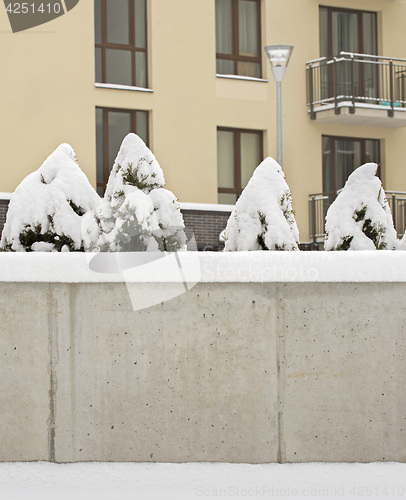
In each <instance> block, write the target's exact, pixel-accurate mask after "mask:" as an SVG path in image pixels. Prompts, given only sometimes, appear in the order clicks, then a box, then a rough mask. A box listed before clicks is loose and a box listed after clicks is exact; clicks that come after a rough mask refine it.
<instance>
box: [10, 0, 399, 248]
mask: <svg viewBox="0 0 406 500" xmlns="http://www.w3.org/2000/svg"><path fill="white" fill-rule="evenodd" d="M119 4H120V5H121V6H120V5H119ZM123 5H124V7H123ZM62 6H63V7H64V8H66V5H65V4H64V2H62ZM120 9H124V11H122V10H120ZM143 9H144V4H143V2H139V1H138V0H96V1H93V0H80V1H79V3H78V4H77V5H76V6H75V7H74V8H72V9H71V10H70V11H69V12H66V14H65V15H62V16H60V17H58V18H57V19H54V20H52V21H50V22H48V23H46V24H43V25H40V26H37V27H34V28H32V29H28V30H24V31H21V32H16V33H13V32H12V30H11V27H10V23H9V19H8V16H7V12H6V8H3V6H0V61H1V68H2V76H1V79H0V88H1V93H0V96H1V97H0V99H1V105H0V110H1V112H0V137H1V147H0V161H1V163H0V164H1V177H0V192H4V193H7V192H12V191H14V189H15V188H16V187H17V185H18V184H19V183H20V182H21V180H22V179H23V178H24V177H25V176H26V175H28V174H29V173H30V172H32V171H34V170H36V169H37V168H38V167H39V166H40V165H41V163H42V162H43V161H44V159H45V158H46V157H47V156H48V155H49V154H50V153H51V152H52V151H53V150H54V149H55V148H56V147H57V146H58V145H59V144H60V143H62V142H68V143H69V144H71V145H72V147H73V148H74V150H75V152H76V156H77V159H78V162H79V165H80V167H81V168H82V170H83V171H84V172H85V174H86V175H87V177H88V178H89V180H90V182H91V183H92V184H93V186H94V187H95V188H97V184H99V186H98V187H99V192H100V191H101V190H102V184H103V182H104V179H103V175H106V172H107V173H108V168H110V167H111V166H112V165H109V163H110V162H111V158H112V157H114V156H115V154H116V152H117V151H114V148H115V144H116V143H117V141H118V140H119V138H118V137H116V136H118V135H119V133H120V131H122V130H125V129H126V127H130V129H132V130H133V129H134V128H135V129H136V130H134V131H137V132H140V135H141V136H142V135H144V137H143V138H145V140H147V142H148V144H149V147H150V148H151V149H152V151H153V152H154V154H155V156H156V157H157V159H158V161H159V162H160V165H161V167H162V169H163V171H164V174H165V179H166V182H167V187H168V189H170V190H172V191H173V192H174V193H175V194H176V196H177V197H178V198H179V200H180V201H181V202H189V203H190V202H192V203H207V204H217V203H219V201H220V202H227V201H228V202H229V203H232V200H233V198H232V196H231V197H230V196H224V195H227V194H228V195H230V194H231V195H233V193H231V192H230V191H235V192H237V191H238V190H240V189H242V188H243V187H244V183H245V178H246V177H247V175H248V173H249V171H250V169H253V168H254V166H252V165H251V163H252V162H253V161H254V159H255V158H256V156H255V153H252V154H251V153H250V154H248V153H247V151H248V150H249V147H253V148H254V149H255V147H256V146H252V145H253V144H254V143H255V141H257V144H259V146H258V147H260V152H259V153H258V155H259V156H260V157H266V156H273V157H275V158H276V155H277V151H276V149H277V145H276V132H277V130H276V84H275V81H274V79H273V76H272V73H271V70H270V67H269V63H268V60H267V57H266V54H265V52H264V51H263V50H262V47H263V46H265V45H270V44H280V43H287V44H291V45H293V46H294V50H293V53H292V56H291V59H290V62H289V65H288V68H287V71H286V75H285V78H284V81H283V85H282V102H283V108H282V109H283V116H282V119H283V169H284V171H285V174H286V178H287V182H288V184H289V186H290V188H291V192H292V198H293V206H294V209H295V212H296V219H297V222H298V225H299V229H300V239H301V241H303V242H306V241H309V240H310V239H311V237H313V234H311V232H312V231H311V228H310V226H309V218H310V217H311V213H310V211H309V206H310V205H309V196H310V195H311V194H314V193H318V194H319V193H323V192H325V191H326V190H327V189H330V188H329V186H332V187H333V188H336V189H339V188H340V187H342V186H339V185H338V184H339V183H340V182H341V183H342V179H341V178H342V177H343V176H345V175H347V174H348V172H350V171H351V169H352V168H353V167H352V166H351V165H352V163H351V162H353V163H354V162H355V163H354V165H355V166H357V165H356V162H357V161H361V160H364V159H365V158H366V159H371V160H374V161H375V160H376V158H375V157H371V155H372V156H373V155H374V154H376V155H378V156H379V162H380V165H381V166H380V175H381V178H382V181H383V184H384V188H385V189H387V190H389V191H396V192H403V191H406V168H405V167H404V157H405V153H406V128H405V126H406V120H405V118H406V114H405V115H404V114H403V109H406V108H404V106H405V104H404V103H403V100H404V96H403V93H404V87H403V86H402V85H403V73H402V71H403V70H402V67H403V64H406V63H404V62H403V61H401V59H402V58H406V31H405V30H404V23H405V21H406V1H405V0H351V1H349V0H335V1H332V0H319V1H317V0H217V1H216V0H171V1H168V0H145V13H144V11H143ZM254 11H255V12H254ZM123 12H124V14H123ZM126 13H127V14H128V15H127V14H126ZM229 14H230V16H231V17H230V20H227V16H228V15H229ZM120 16H121V17H120ZM137 16H138V17H137ZM220 16H222V17H221V19H220ZM250 16H251V17H250ZM252 16H254V18H253V17H252ZM132 19H135V20H134V21H132ZM123 20H124V21H123ZM120 22H121V24H120ZM123 22H124V24H123ZM127 23H129V24H128V25H127ZM123 26H124V27H123ZM223 27H224V29H223ZM250 29H251V30H253V31H254V35H253V34H252V32H251V33H250ZM227 30H229V33H227ZM235 30H237V31H238V30H239V31H238V34H239V35H238V36H239V40H236V39H235V36H236V33H235ZM351 30H356V31H355V32H351ZM246 32H247V33H248V34H247V33H246ZM243 33H245V35H247V36H246V39H242V38H243V35H242V34H243ZM354 33H355V34H354ZM223 35H224V39H223V38H222V37H223ZM255 38H256V40H254V39H255ZM371 40H372V41H371ZM371 44H372V45H371ZM228 45H229V46H228ZM253 45H255V46H254V47H253ZM258 47H260V48H261V50H260V51H259V50H258ZM353 47H355V49H356V50H354V49H353ZM343 49H344V50H346V51H347V52H348V53H350V52H351V53H353V54H357V53H358V52H361V51H362V53H369V52H370V51H374V52H373V53H372V54H370V55H372V56H374V55H375V56H376V57H375V58H372V57H370V58H369V59H368V58H366V60H364V59H363V58H362V57H360V56H354V55H351V56H348V55H347V56H342V57H344V59H345V58H347V59H346V60H344V61H340V60H338V59H337V60H336V61H335V62H333V63H331V64H329V65H327V64H326V63H325V61H327V60H333V59H332V58H333V56H338V55H339V54H335V53H333V52H332V50H343ZM349 49H350V50H349ZM367 49H369V50H368V52H367ZM323 51H324V52H325V53H323ZM216 54H217V57H216ZM222 54H223V55H222ZM321 56H325V57H326V59H325V60H323V61H316V62H314V63H313V65H312V67H311V70H310V69H307V68H310V66H309V65H308V66H307V65H306V63H307V62H308V61H312V60H313V61H314V60H317V59H319V58H320V57H321ZM354 57H355V62H352V61H351V58H352V59H354ZM357 57H358V59H357ZM381 58H382V59H381ZM383 58H387V59H383ZM398 59H399V60H398ZM360 61H361V62H360ZM320 65H321V66H323V65H324V66H323V67H322V68H321V69H315V68H320ZM340 65H341V66H340ZM343 67H344V68H347V69H344V70H343V69H342V68H343ZM375 67H376V68H377V69H376V73H374V71H375V69H373V70H372V73H371V68H375ZM351 68H352V69H351ZM364 68H365V69H364ZM310 71H312V72H313V74H312V78H313V82H312V84H313V87H314V88H312V89H310V88H309V78H310V75H309V73H310ZM346 71H347V72H348V75H350V76H348V75H347V76H344V78H343V79H341V80H340V81H339V82H338V83H337V81H336V80H335V78H336V75H337V74H343V72H344V73H345V72H346ZM351 71H352V73H351ZM334 72H335V73H334ZM380 72H382V73H380ZM388 72H389V73H388ZM350 73H351V74H350ZM354 75H355V76H354ZM368 75H369V76H368ZM371 75H372V76H371ZM391 78H392V81H390V79H391ZM371 81H372V83H371ZM343 82H344V83H343ZM385 82H386V83H385ZM388 82H389V83H388ZM340 85H342V86H343V87H342V88H340ZM390 85H392V87H393V88H394V89H395V90H393V92H392V95H391V94H390V88H389V87H390ZM385 86H386V87H387V89H386V87H385ZM384 87H385V89H386V90H385V95H384V94H383V93H382V92H383V89H384ZM354 88H355V89H356V90H354ZM317 89H318V90H317ZM348 89H350V90H348ZM371 89H372V90H371ZM312 90H313V93H312V92H311V91H312ZM309 96H310V97H309ZM355 97H357V99H355ZM310 102H313V106H312V109H310ZM310 111H312V113H310ZM353 111H355V112H353ZM391 111H392V113H391ZM120 113H121V114H120ZM391 114H393V116H390V115H391ZM109 127H110V128H109ZM137 129H138V130H137ZM256 134H257V135H256ZM109 141H110V142H109ZM219 141H221V145H220V144H219ZM236 141H237V142H238V144H237V142H236ZM368 141H369V142H368ZM374 141H375V142H374ZM106 144H107V145H106ZM244 144H248V146H247V149H244ZM250 144H251V146H249V145H250ZM220 146H221V148H222V149H221V150H219V147H220ZM109 147H110V150H109ZM333 147H334V148H335V149H334V151H333V149H332V148H333ZM227 148H228V150H227ZM340 148H341V149H340ZM227 151H228V152H227ZM371 151H373V153H371ZM236 152H237V153H238V152H240V154H237V153H236ZM234 153H235V154H234ZM233 154H234V156H233ZM247 154H248V157H247V158H245V156H247ZM334 154H335V155H336V156H335V160H334V159H332V158H333V155H334ZM230 155H231V156H230ZM236 155H237V156H241V157H240V158H238V162H239V163H240V164H238V165H237V166H236V164H235V162H236V161H237V159H236V157H235V156H236ZM244 155H245V156H244ZM258 155H257V156H258ZM340 155H341V156H340ZM244 158H245V159H244ZM323 158H324V160H323ZM343 158H344V160H343ZM260 159H262V158H260ZM347 160H348V161H347ZM244 161H245V162H246V163H247V165H248V166H247V165H246V166H244V165H245V164H244ZM250 161H251V163H250ZM222 162H225V163H224V165H225V166H223V164H222ZM227 162H228V163H227ZM230 162H234V163H233V165H231V163H230ZM331 162H333V163H334V162H335V167H334V168H335V171H334V172H333V173H332V172H330V173H328V172H327V170H328V169H329V168H330V167H331V165H330V164H331ZM323 164H324V167H323ZM233 168H234V170H233V171H232V172H231V170H232V169H233ZM230 169H231V170H230ZM323 169H324V170H323ZM230 172H231V173H230ZM247 172H248V173H247ZM230 175H231V177H232V176H233V175H235V176H237V177H238V179H237V180H238V182H237V180H236V179H232V178H230ZM331 176H335V179H336V181H337V182H336V183H334V182H332V181H331V179H330V177H331ZM329 179H330V180H329ZM340 179H341V180H340ZM236 182H237V184H236ZM329 182H330V184H329ZM331 182H332V183H331ZM219 183H224V185H219ZM227 183H229V184H227ZM222 188H224V189H222ZM219 191H220V192H219ZM224 191H225V192H224ZM237 195H238V193H237ZM313 232H314V231H313Z"/></svg>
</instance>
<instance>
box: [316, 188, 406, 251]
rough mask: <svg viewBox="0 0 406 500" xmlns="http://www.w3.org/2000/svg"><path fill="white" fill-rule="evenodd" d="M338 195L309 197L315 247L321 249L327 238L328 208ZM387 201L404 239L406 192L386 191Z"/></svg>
mask: <svg viewBox="0 0 406 500" xmlns="http://www.w3.org/2000/svg"><path fill="white" fill-rule="evenodd" d="M336 197H337V193H335V192H334V193H318V194H311V195H310V196H309V216H310V221H309V222H310V239H311V240H312V243H313V244H314V245H315V247H321V246H322V243H323V241H324V236H325V218H326V214H327V210H328V207H329V206H330V205H331V204H332V203H333V201H334V200H335V198H336ZM386 199H387V200H388V203H389V207H390V209H391V212H392V218H393V225H394V226H395V229H396V232H397V233H398V237H399V238H402V237H403V235H404V233H405V227H406V192H402V191H386Z"/></svg>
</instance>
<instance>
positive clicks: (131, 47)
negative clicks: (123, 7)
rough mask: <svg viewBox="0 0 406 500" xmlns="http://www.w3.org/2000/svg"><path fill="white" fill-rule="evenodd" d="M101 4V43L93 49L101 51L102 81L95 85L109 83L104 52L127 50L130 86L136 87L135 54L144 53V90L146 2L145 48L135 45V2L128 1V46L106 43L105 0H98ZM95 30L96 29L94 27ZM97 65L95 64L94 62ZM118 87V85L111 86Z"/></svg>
mask: <svg viewBox="0 0 406 500" xmlns="http://www.w3.org/2000/svg"><path fill="white" fill-rule="evenodd" d="M99 1H100V2H101V22H102V30H101V32H102V42H101V43H95V49H97V48H99V49H101V51H102V68H101V69H102V71H101V73H102V81H101V82H96V83H105V84H109V83H111V82H108V81H107V77H106V50H107V49H118V50H127V51H129V52H131V79H132V86H133V87H136V86H137V85H136V57H135V55H136V53H137V52H143V53H145V58H146V67H145V72H146V77H145V79H146V85H145V88H148V23H147V0H145V48H143V47H137V46H136V45H135V23H134V18H135V3H134V1H135V0H128V3H129V6H128V24H129V38H130V41H129V43H128V44H124V43H109V42H108V41H107V0H99ZM95 28H96V27H95ZM96 64H97V62H96ZM112 85H118V84H112Z"/></svg>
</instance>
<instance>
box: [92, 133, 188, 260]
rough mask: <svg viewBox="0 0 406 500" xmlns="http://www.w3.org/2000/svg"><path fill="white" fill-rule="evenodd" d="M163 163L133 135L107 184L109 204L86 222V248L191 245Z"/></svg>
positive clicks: (141, 248)
mask: <svg viewBox="0 0 406 500" xmlns="http://www.w3.org/2000/svg"><path fill="white" fill-rule="evenodd" d="M164 185H165V180H164V176H163V172H162V170H161V167H160V166H159V163H158V161H157V160H156V158H155V156H154V155H153V154H152V152H151V151H150V150H149V149H148V147H147V146H146V145H145V143H144V142H143V141H142V139H141V138H140V137H138V136H137V135H135V134H128V135H127V136H126V137H125V138H124V140H123V142H122V144H121V147H120V150H119V152H118V155H117V158H116V160H115V162H114V166H113V169H112V171H111V174H110V177H109V181H108V183H107V188H106V193H105V196H104V202H103V203H102V204H101V205H100V206H99V207H98V208H97V209H96V210H94V211H93V213H89V214H88V215H87V216H86V217H85V218H84V221H83V238H84V240H85V247H86V249H87V250H92V251H94V250H99V251H112V252H120V251H127V252H130V251H154V250H155V251H169V252H173V251H177V250H182V249H185V248H186V236H185V233H184V228H185V226H184V223H183V217H182V214H181V212H180V206H179V203H178V201H177V199H176V197H175V196H174V194H173V193H172V192H171V191H168V190H167V189H164V187H163V186H164Z"/></svg>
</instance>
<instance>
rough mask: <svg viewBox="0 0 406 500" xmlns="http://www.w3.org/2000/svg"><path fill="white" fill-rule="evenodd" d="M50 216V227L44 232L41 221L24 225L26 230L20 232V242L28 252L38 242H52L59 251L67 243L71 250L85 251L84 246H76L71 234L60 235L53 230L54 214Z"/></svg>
mask: <svg viewBox="0 0 406 500" xmlns="http://www.w3.org/2000/svg"><path fill="white" fill-rule="evenodd" d="M48 217H49V219H50V229H48V230H47V231H45V232H42V226H41V224H39V223H38V224H35V225H34V226H30V225H29V224H26V225H25V226H24V230H23V231H21V233H20V243H21V245H23V247H24V248H25V249H26V251H27V252H32V251H33V250H32V245H33V244H34V243H38V242H44V243H51V244H52V245H53V246H54V248H55V250H56V251H58V252H60V251H61V250H62V248H63V247H64V246H65V245H66V246H67V247H68V248H69V251H71V252H75V251H83V247H82V248H80V249H76V248H75V244H74V243H73V240H72V238H70V237H69V236H66V235H64V234H62V235H58V234H56V233H55V232H53V231H52V230H51V227H52V225H53V220H52V216H48Z"/></svg>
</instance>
